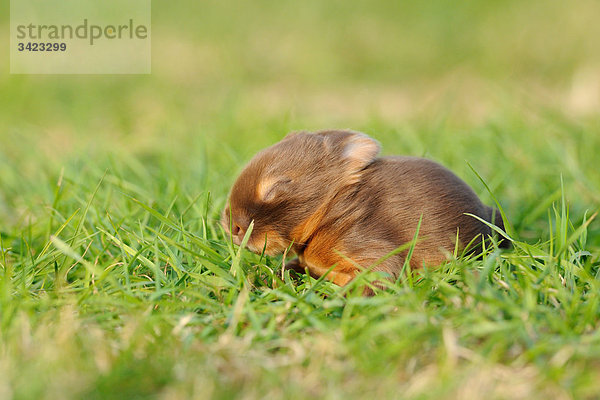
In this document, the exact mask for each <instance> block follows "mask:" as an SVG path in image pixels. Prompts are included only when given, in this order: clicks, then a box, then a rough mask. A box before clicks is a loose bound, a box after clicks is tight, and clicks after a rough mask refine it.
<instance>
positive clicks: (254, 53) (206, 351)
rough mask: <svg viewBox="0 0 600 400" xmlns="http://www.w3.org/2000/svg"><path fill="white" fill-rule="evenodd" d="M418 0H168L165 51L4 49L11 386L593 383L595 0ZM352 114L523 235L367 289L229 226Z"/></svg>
mask: <svg viewBox="0 0 600 400" xmlns="http://www.w3.org/2000/svg"><path fill="white" fill-rule="evenodd" d="M404 3H405V2H393V1H386V2H368V1H366V0H364V1H352V2H342V1H341V0H338V1H334V2H320V1H317V0H309V1H305V2H293V3H292V2H277V3H275V2H267V1H263V0H259V1H255V2H251V3H250V2H244V3H242V2H236V3H234V4H232V3H229V4H225V2H217V1H208V2H192V1H183V2H174V3H167V2H156V1H155V2H154V4H153V21H152V24H153V25H152V37H153V39H152V41H153V66H152V68H153V72H152V74H151V75H148V76H26V75H9V70H8V61H5V62H3V63H2V64H0V72H1V73H0V399H11V398H15V399H72V398H73V399H76V398H85V399H88V400H91V399H111V398H115V399H116V398H122V399H186V398H198V399H204V398H206V399H209V398H211V399H229V398H242V399H271V398H331V399H363V398H378V399H384V398H385V399H387V398H389V399H397V398H406V399H482V398H485V399H571V398H577V399H596V398H598V397H599V396H600V331H599V330H598V328H599V327H600V297H599V294H600V268H599V267H600V224H599V223H598V218H596V219H594V216H595V213H596V212H597V211H598V209H599V208H600V170H599V169H598V165H599V163H600V157H599V156H598V154H599V152H600V114H599V113H598V110H600V47H599V46H598V40H597V38H598V37H600V24H598V23H597V19H598V15H600V5H599V4H598V3H597V2H596V1H592V0H589V1H584V0H577V1H573V2H568V3H566V2H560V1H557V0H556V1H554V0H551V1H541V0H534V1H529V2H522V1H516V0H514V1H502V2H484V1H480V2H471V1H467V2H462V3H456V2H450V1H441V0H436V1H433V2H410V3H406V4H404ZM1 7H2V9H1V10H0V11H6V12H1V13H0V15H2V16H1V17H0V26H2V27H3V28H5V29H4V30H3V32H7V31H8V24H9V20H8V16H7V12H8V5H2V6H1ZM5 36H7V35H5ZM0 53H1V54H8V39H6V40H4V41H0ZM332 127H338V128H352V129H356V130H361V131H364V132H367V133H368V134H370V135H372V136H373V137H375V138H377V139H378V140H379V141H380V142H381V143H382V146H383V149H384V150H383V152H384V154H410V155H417V156H425V157H429V158H432V159H434V160H437V161H439V162H441V163H443V164H444V165H446V166H447V167H449V168H450V169H452V170H453V171H455V172H456V173H457V174H458V175H459V176H461V177H462V178H463V179H464V180H465V181H467V182H468V183H469V184H470V185H471V186H472V187H473V188H474V190H475V191H476V192H477V193H478V194H479V195H480V196H481V198H482V199H483V200H484V202H486V203H487V204H490V205H491V204H493V203H494V200H493V198H492V194H493V196H494V197H495V198H497V199H498V201H499V203H500V205H501V206H502V207H503V209H504V211H505V212H506V215H507V216H508V221H509V222H510V224H511V226H512V229H511V230H510V232H509V233H510V234H511V236H512V238H513V239H514V245H513V249H511V250H509V251H502V252H500V251H498V250H497V249H490V251H489V253H488V254H487V255H486V256H485V257H483V258H482V259H478V260H472V259H471V260H469V259H464V258H460V257H458V258H457V259H455V260H451V261H449V262H448V264H447V265H443V266H441V267H440V268H438V269H431V270H425V271H415V272H413V273H411V274H407V276H405V277H404V279H402V280H401V281H400V282H398V283H397V284H395V285H394V286H393V287H392V288H390V289H389V290H387V291H385V292H382V293H380V294H378V295H377V296H375V297H373V298H363V297H361V296H360V295H359V294H358V293H355V292H352V291H350V292H348V293H346V291H345V290H344V289H341V288H339V287H337V286H335V285H333V284H330V283H327V282H322V281H315V280H313V279H310V278H308V277H302V278H299V279H297V280H296V281H294V280H292V279H291V278H290V276H289V272H285V273H282V271H281V264H282V260H281V258H264V257H260V256H258V255H255V254H251V253H248V252H247V251H244V250H239V249H238V248H234V247H232V245H230V244H229V243H228V241H227V239H226V238H225V237H224V236H223V233H222V231H221V229H220V228H219V226H218V217H219V213H220V211H221V209H222V207H223V205H224V203H225V198H226V195H227V191H228V188H229V186H230V185H231V183H232V182H233V180H234V179H235V177H236V174H237V173H238V172H239V171H240V170H241V168H242V167H243V165H244V163H245V162H246V161H247V160H249V158H250V157H251V156H252V155H253V154H254V153H255V152H256V151H258V150H259V149H261V148H263V147H266V146H268V145H270V144H272V143H274V142H276V141H277V140H279V139H280V138H281V137H283V136H284V135H285V134H286V133H287V132H289V131H292V130H299V129H307V130H316V129H323V128H332ZM470 166H471V167H472V168H473V170H475V171H476V172H477V174H479V175H480V176H481V177H482V178H483V180H484V181H485V183H486V184H487V186H488V187H489V189H490V191H489V192H488V190H487V189H486V188H485V186H484V185H483V183H482V182H481V181H480V180H479V178H478V177H477V175H476V174H475V173H474V172H473V170H472V169H471V167H470ZM490 192H491V193H490Z"/></svg>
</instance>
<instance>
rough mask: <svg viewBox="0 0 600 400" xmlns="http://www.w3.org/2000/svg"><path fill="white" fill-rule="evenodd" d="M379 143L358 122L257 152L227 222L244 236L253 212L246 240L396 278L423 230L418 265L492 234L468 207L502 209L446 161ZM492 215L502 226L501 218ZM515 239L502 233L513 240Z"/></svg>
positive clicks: (319, 268) (481, 211) (296, 263)
mask: <svg viewBox="0 0 600 400" xmlns="http://www.w3.org/2000/svg"><path fill="white" fill-rule="evenodd" d="M379 150H380V147H379V143H378V142H376V141H375V140H373V139H372V138H370V137H368V136H367V135H365V134H362V133H359V132H352V131H339V130H332V131H322V132H317V133H308V132H299V133H292V134H290V135H288V136H286V137H285V138H284V139H283V140H282V141H281V142H279V143H276V144H275V145H273V146H271V147H268V148H266V149H264V150H262V151H261V152H259V153H258V154H257V155H256V156H255V157H254V158H253V159H252V160H251V161H250V162H249V164H248V165H247V166H246V167H245V168H244V170H243V171H242V173H241V174H240V176H239V178H238V179H237V181H236V182H235V184H234V185H233V187H232V189H231V193H230V194H229V202H228V205H227V207H226V208H225V210H224V211H223V216H222V221H221V222H222V225H223V227H224V228H225V230H226V232H227V233H228V234H231V235H232V237H233V241H234V242H235V243H236V244H238V245H239V244H240V243H241V241H242V238H243V237H244V234H245V233H246V230H247V229H248V226H249V225H250V222H251V221H254V228H253V231H252V234H251V236H250V238H249V240H248V244H247V246H248V248H249V249H250V250H251V251H253V252H256V253H260V252H262V251H263V250H264V251H265V253H266V254H268V255H276V254H281V253H283V252H284V251H285V249H286V248H288V247H290V245H291V249H292V250H293V251H294V252H295V253H296V254H297V255H298V258H297V259H296V260H293V261H292V265H291V266H290V267H292V268H294V269H295V270H301V271H304V268H308V270H309V271H310V273H311V274H312V275H313V276H316V277H318V276H321V275H323V274H325V273H326V272H327V271H328V270H329V269H330V267H332V266H334V265H335V267H334V268H333V270H332V271H331V272H330V273H329V274H328V275H327V278H328V279H330V280H331V281H333V282H335V283H337V284H338V285H345V284H347V283H348V282H350V281H351V280H352V279H353V278H354V277H355V276H356V274H357V273H359V272H360V271H361V270H362V269H363V268H369V267H372V268H373V269H374V270H377V271H384V272H386V273H388V274H390V275H391V277H393V278H395V277H397V276H398V274H399V273H400V271H401V269H402V266H403V264H404V259H405V258H406V255H407V250H404V251H401V252H399V253H398V254H395V255H392V256H391V257H389V258H387V259H384V260H382V257H384V256H386V255H387V254H388V253H390V252H392V251H393V250H395V249H397V248H399V247H400V246H402V245H405V244H406V243H409V242H411V241H412V240H413V239H414V236H415V232H416V229H417V226H418V224H419V219H420V218H422V221H421V225H420V229H419V234H418V239H417V242H416V245H415V247H414V251H413V253H412V256H411V259H410V265H411V267H412V268H419V267H422V266H424V265H428V266H433V265H438V264H440V263H442V262H444V260H446V259H447V257H448V256H449V255H451V254H452V253H453V251H454V249H455V246H456V242H457V238H458V247H459V249H463V248H464V247H465V246H467V245H468V244H469V243H470V244H471V245H470V246H469V247H470V248H471V249H475V248H476V246H477V245H480V244H481V240H482V238H483V237H485V236H488V235H490V234H491V230H490V228H489V227H488V226H486V225H485V224H483V223H481V222H480V221H478V220H477V219H475V218H473V217H472V216H468V215H465V213H470V214H474V215H477V216H479V217H481V218H482V219H484V220H487V221H491V220H492V216H493V215H499V213H498V212H494V209H492V208H490V207H488V206H485V205H484V204H482V203H481V201H480V200H479V198H478V197H477V195H476V194H475V193H474V192H473V190H472V189H471V188H470V187H469V186H468V185H467V184H466V183H465V182H463V181H462V180H461V179H460V178H458V177H457V176H456V175H454V174H453V173H452V172H450V171H449V170H448V169H446V168H444V167H442V166H441V165H439V164H437V163H435V162H433V161H430V160H426V159H422V158H416V157H383V158H378V157H377V154H378V153H379ZM494 223H495V224H497V225H498V226H500V227H501V228H503V226H502V221H501V219H500V218H499V217H498V218H495V220H494ZM506 244H507V242H506V241H505V242H501V245H504V246H505V245H506Z"/></svg>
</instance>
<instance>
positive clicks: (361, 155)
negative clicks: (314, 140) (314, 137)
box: [317, 130, 381, 173]
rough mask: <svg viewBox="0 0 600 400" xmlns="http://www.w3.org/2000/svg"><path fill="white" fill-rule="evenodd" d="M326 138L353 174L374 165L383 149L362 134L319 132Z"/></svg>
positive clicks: (354, 132) (344, 131) (336, 131)
mask: <svg viewBox="0 0 600 400" xmlns="http://www.w3.org/2000/svg"><path fill="white" fill-rule="evenodd" d="M317 134H318V135H322V136H324V137H325V139H326V141H327V142H328V147H329V148H330V149H331V151H333V152H337V153H338V155H339V156H340V157H341V159H342V162H344V164H346V165H347V166H348V170H349V171H350V172H351V173H354V172H358V171H360V170H362V169H363V168H365V167H366V166H367V165H369V164H370V163H372V162H373V161H374V160H375V159H376V158H377V155H378V154H379V150H380V149H381V148H380V146H379V142H377V141H376V140H375V139H373V138H371V137H369V136H367V135H365V134H364V133H361V132H356V131H346V130H332V131H322V132H318V133H317Z"/></svg>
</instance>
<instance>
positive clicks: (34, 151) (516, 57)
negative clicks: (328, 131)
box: [0, 0, 600, 219]
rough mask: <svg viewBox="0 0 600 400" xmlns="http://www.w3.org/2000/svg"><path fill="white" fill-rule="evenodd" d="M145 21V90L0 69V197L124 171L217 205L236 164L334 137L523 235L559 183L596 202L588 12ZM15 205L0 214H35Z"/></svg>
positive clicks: (596, 75) (157, 10) (380, 10)
mask: <svg viewBox="0 0 600 400" xmlns="http://www.w3.org/2000/svg"><path fill="white" fill-rule="evenodd" d="M3 7H4V9H5V11H7V9H8V7H7V5H4V6H3ZM152 7H153V21H152V43H153V47H152V51H153V64H152V74H151V75H148V76H143V75H142V76H58V75H55V76H27V75H9V73H8V60H6V61H5V62H4V63H2V65H1V68H2V74H1V75H0V92H1V93H2V97H1V100H0V101H1V103H0V135H1V137H0V139H1V143H2V146H1V150H0V151H1V159H0V168H2V171H3V174H2V176H3V177H4V179H5V180H6V179H7V178H6V177H7V176H10V175H11V174H13V175H15V176H16V175H19V176H22V177H23V178H24V179H23V180H24V181H25V182H21V183H20V185H28V184H29V185H32V186H38V185H39V182H40V180H43V181H47V180H48V179H50V177H52V179H55V178H56V176H57V175H58V174H59V171H60V169H61V168H62V167H66V168H67V171H69V167H71V166H72V167H73V168H74V169H73V170H72V171H73V174H74V175H77V174H80V173H82V172H83V171H85V170H86V169H90V168H92V169H93V168H96V169H99V170H102V169H104V168H105V167H106V166H108V165H109V162H108V161H107V159H109V158H110V157H115V158H117V159H127V158H129V157H134V158H135V159H137V160H139V161H140V163H141V164H140V165H141V167H142V168H146V169H148V170H149V171H152V170H153V169H155V173H160V172H159V171H160V165H161V164H164V163H166V164H169V165H170V166H171V167H173V168H175V170H174V171H173V174H172V175H171V176H169V180H172V181H177V182H180V183H181V184H183V185H186V186H187V187H189V188H190V190H193V188H194V186H197V187H199V188H202V189H203V188H204V187H205V186H206V184H208V186H209V187H210V189H211V190H212V191H213V192H215V193H217V194H218V195H223V194H224V193H225V192H226V190H227V185H228V184H229V183H230V182H231V181H232V179H233V176H234V175H235V173H236V172H238V171H239V169H240V167H241V165H242V164H243V162H244V161H246V160H247V159H248V158H249V157H250V156H251V155H252V154H253V153H255V152H256V151H257V150H258V149H260V148H262V147H264V146H266V145H269V144H271V143H273V142H274V141H276V140H278V139H279V138H281V137H282V136H283V135H284V134H285V133H286V132H288V131H290V130H297V129H308V130H312V129H322V128H331V127H341V128H353V129H358V130H364V131H366V132H367V133H369V134H370V135H372V136H374V137H376V138H377V139H379V140H380V141H381V142H382V144H383V148H384V152H385V153H386V154H415V155H424V156H428V157H432V158H434V159H437V160H438V161H441V162H443V163H445V164H446V165H447V166H449V167H450V168H452V169H454V170H455V171H456V172H457V173H459V174H460V175H461V176H462V177H463V178H465V179H467V181H468V182H469V183H471V184H473V185H474V186H476V185H477V180H476V179H473V178H474V176H473V174H472V173H470V172H469V170H468V167H467V165H466V163H465V160H466V161H469V162H470V163H472V164H473V166H474V168H475V169H476V170H477V171H479V172H480V173H481V174H482V176H483V177H484V178H485V179H487V180H489V181H490V183H491V184H492V185H495V187H494V190H498V193H497V194H498V197H499V198H500V199H502V200H504V201H505V202H506V204H507V207H508V208H509V210H510V212H511V214H512V215H514V216H515V218H517V219H518V218H520V215H521V212H522V211H523V210H525V209H527V208H528V206H530V205H531V204H532V203H533V202H535V200H536V199H538V198H539V197H540V196H545V195H547V194H548V191H549V190H550V191H553V190H554V189H556V188H558V187H559V184H560V175H561V174H562V175H563V176H564V179H565V180H566V181H567V183H568V185H569V187H573V186H572V185H578V188H577V196H570V200H571V201H572V202H574V203H575V204H576V207H578V209H579V210H580V211H581V210H583V209H585V208H587V207H589V206H590V205H591V204H592V203H597V202H598V199H599V197H600V195H599V193H600V192H599V186H598V181H599V177H598V174H597V172H596V168H593V167H592V165H593V164H594V163H595V161H596V159H595V156H596V152H597V149H598V146H597V145H598V139H597V137H598V134H599V132H598V112H597V111H598V109H599V107H600V46H598V43H597V38H598V37H600V24H597V23H596V22H597V21H596V20H597V16H598V15H600V4H599V3H598V2H596V1H592V0H590V1H574V2H570V3H568V4H566V3H564V2H561V1H529V2H520V1H498V2H491V1H467V2H460V3H456V2H451V1H432V2H394V1H381V2H369V1H351V2H344V1H333V2H319V1H306V2H268V1H254V2H218V1H200V2H191V1H182V2H175V3H167V2H161V1H155V2H154V4H153V5H152ZM3 15H4V16H3V17H2V21H3V22H2V24H3V25H4V27H5V29H7V28H8V18H7V13H3ZM1 45H2V48H1V49H0V51H2V52H3V53H4V54H7V53H8V49H7V46H8V43H7V41H6V40H5V41H2V42H1ZM584 144H585V146H583V145H584ZM7 170H8V171H7ZM72 178H74V179H76V176H72ZM199 182H200V183H199ZM205 182H208V183H205ZM4 190H5V191H7V190H8V191H10V186H9V187H8V188H7V187H6V185H5V186H4ZM15 190H16V189H15ZM18 190H19V192H20V196H16V198H14V197H13V196H10V195H6V194H5V196H4V197H5V198H4V200H3V202H4V204H5V205H4V208H5V211H4V213H6V207H9V208H10V209H15V208H17V209H21V210H23V208H22V207H15V206H16V204H14V203H13V202H15V201H16V202H25V203H28V202H29V203H30V204H29V207H31V206H32V204H31V199H29V198H27V196H26V195H25V193H24V192H23V190H27V189H24V188H23V187H19V189H18ZM32 190H34V189H32ZM35 190H36V191H37V190H38V189H35ZM478 192H479V193H482V194H483V195H484V196H485V193H483V191H482V190H481V187H479V189H478ZM6 197H8V199H6ZM0 198H1V197H0ZM6 202H8V203H9V204H6ZM0 204H2V203H0ZM23 212H24V211H23ZM9 214H12V213H9ZM7 217H9V218H10V217H11V215H9V216H5V218H7ZM12 217H15V215H12ZM17 217H18V216H17Z"/></svg>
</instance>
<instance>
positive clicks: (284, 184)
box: [256, 176, 292, 203]
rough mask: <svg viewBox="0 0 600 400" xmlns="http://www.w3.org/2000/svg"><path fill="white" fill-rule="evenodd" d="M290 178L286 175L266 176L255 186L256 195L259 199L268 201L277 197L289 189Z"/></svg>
mask: <svg viewBox="0 0 600 400" xmlns="http://www.w3.org/2000/svg"><path fill="white" fill-rule="evenodd" d="M291 182H292V180H291V179H290V178H287V177H283V176H282V177H278V178H266V179H264V180H262V181H261V182H260V183H259V184H258V187H257V190H256V195H257V197H258V199H259V200H261V201H264V202H265V203H269V202H271V201H273V200H276V199H277V198H279V197H280V196H281V195H282V194H284V193H286V192H288V191H289V189H290V183H291Z"/></svg>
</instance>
